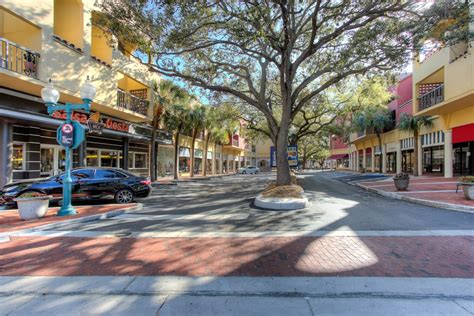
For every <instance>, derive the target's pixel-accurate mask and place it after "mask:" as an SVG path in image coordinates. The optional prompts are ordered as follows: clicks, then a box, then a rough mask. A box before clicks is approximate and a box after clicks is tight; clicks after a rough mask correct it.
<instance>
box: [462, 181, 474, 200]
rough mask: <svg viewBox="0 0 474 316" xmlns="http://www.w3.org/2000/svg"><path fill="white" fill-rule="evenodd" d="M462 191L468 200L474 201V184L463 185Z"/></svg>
mask: <svg viewBox="0 0 474 316" xmlns="http://www.w3.org/2000/svg"><path fill="white" fill-rule="evenodd" d="M462 191H463V193H464V198H465V199H466V200H474V183H462Z"/></svg>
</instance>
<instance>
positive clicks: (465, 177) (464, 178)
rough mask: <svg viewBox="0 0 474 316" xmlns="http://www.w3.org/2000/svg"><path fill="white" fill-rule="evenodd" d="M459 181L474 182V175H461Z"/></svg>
mask: <svg viewBox="0 0 474 316" xmlns="http://www.w3.org/2000/svg"><path fill="white" fill-rule="evenodd" d="M458 181H459V182H462V183H474V176H464V177H459V178H458Z"/></svg>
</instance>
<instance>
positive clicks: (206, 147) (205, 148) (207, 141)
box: [202, 133, 216, 176]
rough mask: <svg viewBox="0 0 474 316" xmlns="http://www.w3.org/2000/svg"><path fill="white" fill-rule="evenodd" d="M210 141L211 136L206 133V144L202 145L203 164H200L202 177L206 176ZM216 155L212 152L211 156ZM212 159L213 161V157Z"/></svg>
mask: <svg viewBox="0 0 474 316" xmlns="http://www.w3.org/2000/svg"><path fill="white" fill-rule="evenodd" d="M210 139H211V134H210V133H208V134H207V135H206V144H205V145H204V153H203V155H204V157H203V159H204V160H203V162H202V175H203V176H206V175H207V150H208V149H209V140H210ZM215 154H216V153H215V152H214V153H213V155H215ZM212 159H213V160H214V159H215V157H214V156H213V157H212Z"/></svg>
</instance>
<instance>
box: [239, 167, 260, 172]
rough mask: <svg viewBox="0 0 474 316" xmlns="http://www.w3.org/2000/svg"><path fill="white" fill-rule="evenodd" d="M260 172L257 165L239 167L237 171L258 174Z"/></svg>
mask: <svg viewBox="0 0 474 316" xmlns="http://www.w3.org/2000/svg"><path fill="white" fill-rule="evenodd" d="M259 172H260V169H259V168H257V167H255V166H246V167H242V168H239V169H238V170H237V173H240V174H257V173H259Z"/></svg>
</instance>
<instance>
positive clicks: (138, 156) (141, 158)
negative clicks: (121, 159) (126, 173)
mask: <svg viewBox="0 0 474 316" xmlns="http://www.w3.org/2000/svg"><path fill="white" fill-rule="evenodd" d="M146 167H147V154H144V153H135V169H145V168H146Z"/></svg>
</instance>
